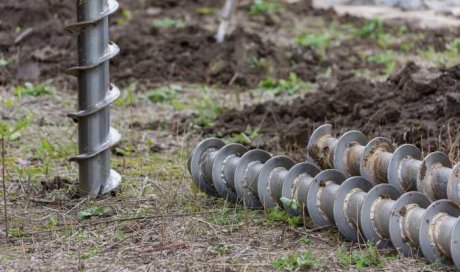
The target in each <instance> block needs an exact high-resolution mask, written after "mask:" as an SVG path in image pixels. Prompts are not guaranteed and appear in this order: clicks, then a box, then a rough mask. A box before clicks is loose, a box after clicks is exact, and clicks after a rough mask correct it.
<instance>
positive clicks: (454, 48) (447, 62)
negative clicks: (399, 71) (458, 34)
mask: <svg viewBox="0 0 460 272" xmlns="http://www.w3.org/2000/svg"><path fill="white" fill-rule="evenodd" d="M419 54H420V56H421V57H422V58H424V59H426V60H429V61H432V62H434V63H436V64H438V65H442V66H451V65H455V64H457V63H458V59H459V58H460V38H457V39H455V40H453V41H451V42H449V43H447V44H446V51H443V52H438V51H436V50H434V48H433V47H430V48H429V49H428V50H424V51H419Z"/></svg>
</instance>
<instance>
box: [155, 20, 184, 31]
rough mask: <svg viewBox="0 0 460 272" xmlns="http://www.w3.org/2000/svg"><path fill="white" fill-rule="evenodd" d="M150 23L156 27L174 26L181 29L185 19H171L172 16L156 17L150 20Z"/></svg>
mask: <svg viewBox="0 0 460 272" xmlns="http://www.w3.org/2000/svg"><path fill="white" fill-rule="evenodd" d="M152 25H153V26H154V27H156V28H176V29H183V28H185V21H184V20H182V19H178V20H175V19H172V18H163V19H157V20H154V21H153V22H152Z"/></svg>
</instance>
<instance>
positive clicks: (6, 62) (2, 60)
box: [0, 58, 11, 68]
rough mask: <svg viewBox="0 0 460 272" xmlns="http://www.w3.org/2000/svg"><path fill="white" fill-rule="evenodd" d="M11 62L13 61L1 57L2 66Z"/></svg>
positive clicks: (0, 63)
mask: <svg viewBox="0 0 460 272" xmlns="http://www.w3.org/2000/svg"><path fill="white" fill-rule="evenodd" d="M10 63H11V61H9V60H7V59H4V58H0V68H1V67H6V66H8V65H9V64H10Z"/></svg>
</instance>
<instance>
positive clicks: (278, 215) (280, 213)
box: [267, 208, 302, 226]
mask: <svg viewBox="0 0 460 272" xmlns="http://www.w3.org/2000/svg"><path fill="white" fill-rule="evenodd" d="M267 218H268V220H270V221H273V222H283V223H286V224H288V225H289V226H299V225H301V224H302V219H301V218H300V216H291V215H289V214H288V213H287V212H285V211H284V210H281V209H279V208H271V209H269V210H268V214H267Z"/></svg>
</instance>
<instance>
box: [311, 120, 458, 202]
mask: <svg viewBox="0 0 460 272" xmlns="http://www.w3.org/2000/svg"><path fill="white" fill-rule="evenodd" d="M307 153H308V158H309V160H310V161H311V162H314V163H316V164H318V165H320V167H322V168H334V169H337V170H338V171H340V172H342V173H343V174H344V175H346V176H362V177H364V178H366V179H368V180H369V181H370V182H371V183H372V184H373V185H377V184H380V183H386V182H388V183H389V184H391V185H393V186H395V187H396V188H398V190H400V191H401V192H406V191H413V190H418V191H420V192H422V193H423V194H425V195H426V196H427V197H428V199H430V201H435V200H439V199H445V198H449V199H451V200H452V201H456V202H457V203H460V175H459V166H457V167H454V169H452V164H451V162H450V161H449V158H448V157H447V155H445V154H444V153H441V152H433V153H431V154H429V155H428V156H426V157H425V158H424V159H422V153H421V151H420V150H419V149H418V148H417V147H415V146H413V145H408V144H406V145H402V146H400V147H399V148H395V147H394V145H393V144H392V142H391V141H390V140H388V139H386V138H375V139H373V140H370V141H367V140H366V139H365V137H364V136H363V135H362V134H361V133H360V132H357V131H349V132H347V133H345V134H343V135H342V136H341V137H340V138H338V139H337V138H335V137H334V136H333V135H332V126H331V125H323V126H321V127H319V128H318V129H316V130H315V131H314V132H313V134H312V136H311V137H310V140H309V142H308V146H307Z"/></svg>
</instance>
